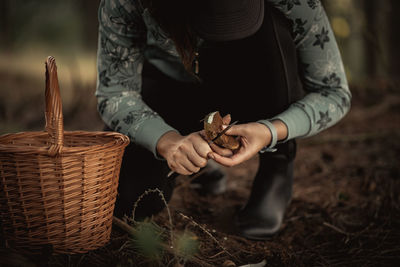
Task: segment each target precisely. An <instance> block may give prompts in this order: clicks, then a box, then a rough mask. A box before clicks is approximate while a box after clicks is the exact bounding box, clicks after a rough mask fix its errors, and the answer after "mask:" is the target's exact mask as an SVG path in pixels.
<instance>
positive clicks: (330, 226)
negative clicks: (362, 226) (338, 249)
mask: <svg viewBox="0 0 400 267" xmlns="http://www.w3.org/2000/svg"><path fill="white" fill-rule="evenodd" d="M323 224H324V225H325V226H327V227H329V228H331V229H333V230H335V231H336V232H339V233H341V234H344V235H354V234H352V233H348V232H345V231H343V230H342V229H340V228H338V227H336V226H334V225H332V224H330V223H327V222H324V223H323Z"/></svg>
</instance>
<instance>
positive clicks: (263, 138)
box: [209, 122, 271, 167]
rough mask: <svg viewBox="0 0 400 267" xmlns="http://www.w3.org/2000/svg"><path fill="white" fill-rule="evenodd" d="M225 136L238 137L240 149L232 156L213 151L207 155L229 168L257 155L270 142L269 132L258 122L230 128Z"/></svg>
mask: <svg viewBox="0 0 400 267" xmlns="http://www.w3.org/2000/svg"><path fill="white" fill-rule="evenodd" d="M226 134H228V135H236V136H239V137H240V143H241V145H240V148H239V149H238V150H237V151H234V153H233V155H231V156H229V155H223V154H221V153H220V152H219V151H217V150H215V151H214V152H213V153H211V154H210V155H209V157H211V158H213V159H214V160H215V161H216V162H218V163H219V164H221V165H224V166H227V167H231V166H235V165H238V164H240V163H242V162H244V161H246V160H248V159H250V158H251V157H253V156H254V155H255V154H257V153H258V152H259V151H260V150H261V149H262V148H263V147H265V146H266V145H269V144H270V142H271V132H270V131H269V130H268V128H267V127H266V126H265V125H263V124H261V123H258V122H251V123H246V124H239V125H234V126H232V127H231V128H230V129H229V130H228V131H227V132H226Z"/></svg>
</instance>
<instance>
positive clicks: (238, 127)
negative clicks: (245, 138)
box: [224, 124, 245, 136]
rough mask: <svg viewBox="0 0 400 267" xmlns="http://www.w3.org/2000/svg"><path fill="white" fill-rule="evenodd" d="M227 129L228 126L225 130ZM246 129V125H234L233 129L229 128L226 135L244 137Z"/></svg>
mask: <svg viewBox="0 0 400 267" xmlns="http://www.w3.org/2000/svg"><path fill="white" fill-rule="evenodd" d="M226 127H227V126H225V127H224V128H226ZM244 128H245V126H244V124H238V125H233V126H232V127H231V128H229V130H228V131H226V132H225V134H227V135H239V136H242V135H243V130H244Z"/></svg>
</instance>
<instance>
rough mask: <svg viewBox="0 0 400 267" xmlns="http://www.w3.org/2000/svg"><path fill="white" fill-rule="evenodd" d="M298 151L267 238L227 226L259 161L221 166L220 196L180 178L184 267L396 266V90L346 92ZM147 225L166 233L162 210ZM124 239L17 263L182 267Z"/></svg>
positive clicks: (399, 201) (117, 234) (399, 151)
mask: <svg viewBox="0 0 400 267" xmlns="http://www.w3.org/2000/svg"><path fill="white" fill-rule="evenodd" d="M382 90H383V89H382ZM297 151H298V152H297V157H296V160H295V178H294V189H293V198H292V202H291V204H290V206H289V208H288V210H287V212H286V215H285V220H284V224H283V226H282V229H281V230H280V232H279V233H278V234H277V235H275V236H273V237H271V238H270V239H269V240H267V241H257V242H256V241H250V240H247V239H245V238H242V237H239V236H236V235H235V233H234V232H233V227H232V218H233V215H234V213H235V211H236V210H237V209H238V208H239V207H240V206H241V205H243V204H244V203H245V202H246V199H247V196H248V194H249V188H250V186H251V183H252V178H253V177H254V175H255V172H256V169H257V165H258V162H257V158H254V159H252V160H250V161H249V162H246V163H245V164H242V165H241V166H237V167H235V168H232V169H228V172H229V177H228V188H227V191H226V192H225V193H223V194H221V195H218V196H201V195H199V194H197V193H196V192H195V191H194V190H193V189H191V188H190V187H189V186H188V183H187V182H185V181H186V180H187V177H179V178H178V186H177V188H176V190H175V194H174V197H173V199H172V201H171V202H170V203H169V205H168V207H169V211H170V212H171V215H172V222H173V227H172V229H174V232H175V231H176V232H179V231H183V230H185V229H188V230H190V231H191V232H192V233H194V234H195V235H196V236H197V241H198V242H199V243H198V244H199V250H198V252H197V254H195V256H194V257H192V258H191V259H189V260H187V261H186V263H185V265H184V266H241V265H245V264H249V263H258V262H261V261H262V260H265V261H266V263H267V265H266V266H398V265H397V264H398V261H399V260H400V243H399V240H400V196H399V192H400V164H399V162H400V94H399V93H398V92H396V91H394V90H384V91H377V90H374V91H369V90H365V89H363V90H353V105H352V109H351V112H350V113H349V114H348V115H347V116H346V118H345V119H343V120H342V121H341V122H340V123H339V124H337V125H336V126H334V127H332V128H330V129H329V130H327V131H325V132H323V133H321V134H319V135H317V136H314V137H312V138H308V139H304V140H299V141H298V150H297ZM154 221H155V222H157V224H159V225H160V226H162V227H164V228H165V229H170V223H169V221H168V214H167V210H165V211H163V212H162V213H161V214H159V215H157V216H155V217H154ZM168 231H169V230H168ZM129 240H130V237H129V235H128V234H127V233H125V232H124V231H122V230H120V229H119V228H118V227H116V226H114V227H113V232H112V238H111V241H110V243H109V244H108V245H107V246H105V247H103V248H101V249H98V250H96V251H92V252H90V253H87V254H85V255H73V256H67V255H59V256H51V257H49V258H46V259H42V260H41V262H37V261H36V262H35V263H32V260H31V259H25V260H19V261H17V262H21V261H22V262H24V263H25V264H27V262H31V264H33V265H29V266H147V265H150V266H183V265H172V262H173V256H172V255H171V254H169V253H165V255H164V257H163V258H162V259H160V260H159V261H158V262H157V261H156V262H154V261H149V260H148V259H146V258H144V257H142V256H139V255H137V253H135V251H134V250H133V249H132V248H131V247H130V246H128V245H127V244H129ZM2 255H3V257H4V255H5V252H4V251H3V254H2ZM16 257H17V256H16V255H14V254H8V260H7V262H8V263H9V266H18V264H16V261H15V258H16ZM10 258H14V261H12V260H10ZM21 259H22V258H21ZM35 264H36V265H35ZM0 266H2V265H1V264H0ZM25 266H28V265H25Z"/></svg>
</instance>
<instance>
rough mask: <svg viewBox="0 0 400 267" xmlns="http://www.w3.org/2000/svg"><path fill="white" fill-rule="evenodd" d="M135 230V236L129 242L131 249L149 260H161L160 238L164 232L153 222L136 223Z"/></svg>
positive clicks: (161, 239) (161, 240)
mask: <svg viewBox="0 0 400 267" xmlns="http://www.w3.org/2000/svg"><path fill="white" fill-rule="evenodd" d="M135 229H136V231H135V234H134V236H133V238H132V240H131V242H132V244H133V247H134V248H135V249H136V250H137V251H138V252H139V253H140V254H141V255H143V256H145V257H146V258H149V259H150V260H155V261H159V260H161V258H162V254H163V248H162V242H163V238H162V236H163V233H164V232H165V230H164V229H163V228H161V227H160V226H158V225H157V224H156V223H154V222H153V221H143V222H137V223H136V225H135Z"/></svg>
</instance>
